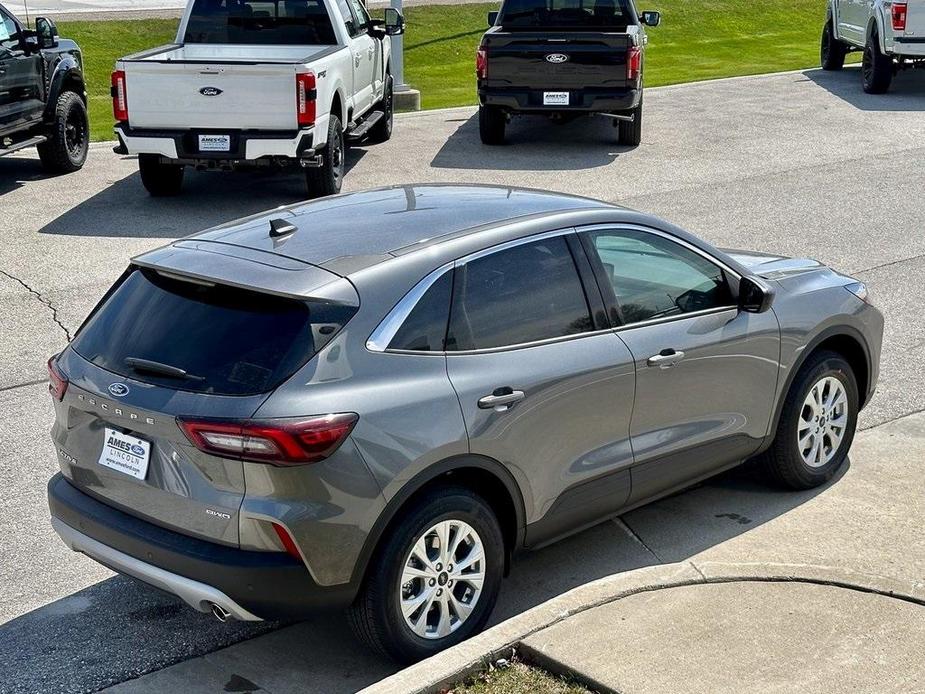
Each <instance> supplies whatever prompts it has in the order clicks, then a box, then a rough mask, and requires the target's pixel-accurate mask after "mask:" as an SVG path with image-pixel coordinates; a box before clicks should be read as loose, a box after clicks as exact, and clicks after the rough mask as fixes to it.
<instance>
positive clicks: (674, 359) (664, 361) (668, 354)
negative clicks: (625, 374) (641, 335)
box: [646, 348, 684, 369]
mask: <svg viewBox="0 0 925 694" xmlns="http://www.w3.org/2000/svg"><path fill="white" fill-rule="evenodd" d="M682 359H684V352H682V351H681V350H674V349H670V348H669V349H663V350H662V351H661V352H659V353H658V354H653V355H652V356H651V357H649V358H648V359H646V364H647V365H648V366H658V367H661V368H663V369H667V368H668V367H670V366H674V365H675V364H677V363H678V362H679V361H681V360H682Z"/></svg>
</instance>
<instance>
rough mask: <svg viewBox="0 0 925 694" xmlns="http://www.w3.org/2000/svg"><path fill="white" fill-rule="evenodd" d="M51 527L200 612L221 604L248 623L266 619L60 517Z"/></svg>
mask: <svg viewBox="0 0 925 694" xmlns="http://www.w3.org/2000/svg"><path fill="white" fill-rule="evenodd" d="M51 526H52V527H53V528H54V530H55V532H56V533H58V536H59V537H60V538H61V539H62V540H64V544H66V545H67V546H68V547H70V548H71V549H72V550H74V551H75V552H80V553H81V554H86V555H87V556H88V557H90V558H91V559H93V560H95V561H98V562H99V563H100V564H103V565H104V566H108V567H109V568H110V569H113V570H114V571H118V572H119V573H123V574H127V575H129V576H133V577H134V578H137V579H138V580H140V581H143V582H145V583H147V584H149V585H152V586H154V587H155V588H160V589H161V590H163V591H165V592H167V593H172V594H173V595H176V596H177V597H178V598H180V599H181V600H183V602H185V603H186V604H187V605H189V606H190V607H192V608H194V609H197V610H199V611H200V612H213V605H218V606H219V607H220V608H222V610H224V611H225V612H226V613H228V615H229V616H231V617H234V618H235V619H239V620H241V621H245V622H260V621H263V620H261V619H260V617H257V616H256V615H254V614H252V613H250V612H248V611H247V610H246V609H244V608H243V607H241V606H240V605H239V604H238V603H236V602H235V601H234V600H232V599H231V598H229V597H228V596H227V595H225V594H224V593H223V592H222V591H220V590H219V589H218V588H215V587H213V586H210V585H207V584H205V583H200V582H199V581H194V580H192V579H189V578H186V577H184V576H179V575H177V574H175V573H171V572H170V571H166V570H164V569H161V568H159V567H157V566H153V565H152V564H147V563H145V562H143V561H141V560H140V559H136V558H135V557H132V556H129V555H128V554H125V553H124V552H120V551H119V550H117V549H113V548H112V547H108V546H107V545H104V544H103V543H102V542H98V541H97V540H94V539H93V538H92V537H89V536H88V535H84V534H83V533H82V532H80V531H79V530H75V529H74V528H72V527H71V526H69V525H68V524H67V523H65V522H64V521H62V520H59V519H58V518H52V519H51Z"/></svg>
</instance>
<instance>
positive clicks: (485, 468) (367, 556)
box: [351, 454, 526, 586]
mask: <svg viewBox="0 0 925 694" xmlns="http://www.w3.org/2000/svg"><path fill="white" fill-rule="evenodd" d="M442 485H454V486H463V487H467V488H469V489H471V490H472V491H473V492H476V493H478V494H479V496H481V497H482V498H484V499H485V501H487V502H488V503H489V505H490V506H491V507H492V510H493V511H494V512H495V514H496V515H497V517H498V522H499V523H500V524H501V531H502V534H503V535H504V545H505V555H506V556H505V575H507V572H508V569H509V568H510V560H511V557H512V555H513V554H514V553H515V552H516V551H517V550H518V549H519V548H520V547H522V546H523V541H524V528H525V526H526V520H525V519H526V512H525V509H524V500H523V495H522V493H521V490H520V487H519V485H518V484H517V481H516V480H515V479H514V476H513V475H512V474H511V473H510V472H509V471H508V469H507V468H506V467H504V465H502V464H501V463H499V462H498V461H497V460H494V459H492V458H488V457H486V456H480V455H472V454H470V455H461V456H455V457H452V458H447V459H446V460H443V461H441V462H439V463H436V464H435V465H431V466H428V468H427V469H426V470H423V471H421V472H420V473H418V474H417V475H415V476H414V477H413V478H411V480H409V481H408V482H406V483H405V484H404V486H402V488H401V489H399V490H398V492H397V493H396V494H395V495H394V496H393V497H392V498H391V499H389V501H388V503H387V504H386V507H385V509H384V510H383V512H382V513H381V514H379V518H378V520H377V521H376V523H375V525H374V526H373V529H372V530H371V531H370V533H369V535H368V536H367V539H366V542H365V543H364V545H363V549H362V550H361V551H360V555H359V558H358V560H357V564H356V566H355V567H354V571H353V576H352V579H351V583H354V584H355V585H357V586H359V585H360V584H361V583H362V582H363V579H364V577H365V576H366V571H367V568H368V567H369V564H370V562H371V561H372V559H373V557H374V556H375V553H376V550H377V548H378V547H379V546H380V544H381V542H382V540H383V538H384V537H385V536H386V534H387V533H388V531H389V529H390V528H392V527H393V526H394V525H395V523H396V522H397V521H398V520H399V519H400V518H401V516H402V513H403V512H404V511H405V510H406V509H407V508H408V507H409V506H410V505H411V504H412V503H414V502H415V501H416V500H417V499H419V498H421V496H422V495H424V494H426V493H427V491H428V490H429V489H433V488H435V487H438V486H442Z"/></svg>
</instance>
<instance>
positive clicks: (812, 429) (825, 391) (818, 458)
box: [797, 376, 849, 468]
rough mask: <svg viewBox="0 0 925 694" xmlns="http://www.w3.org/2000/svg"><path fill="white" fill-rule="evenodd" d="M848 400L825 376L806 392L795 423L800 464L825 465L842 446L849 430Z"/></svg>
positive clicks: (835, 382) (838, 384)
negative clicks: (801, 460)
mask: <svg viewBox="0 0 925 694" xmlns="http://www.w3.org/2000/svg"><path fill="white" fill-rule="evenodd" d="M848 417H849V412H848V396H847V394H846V392H845V387H844V385H843V384H842V382H841V381H839V380H838V379H837V378H835V377H834V376H824V377H823V378H821V379H819V380H818V381H816V383H815V384H813V386H812V387H811V388H810V389H809V392H808V393H807V394H806V398H805V399H804V400H803V407H802V409H801V411H800V417H799V419H798V420H797V447H798V448H799V450H800V456H801V457H802V458H803V462H805V463H806V464H807V465H809V466H810V467H813V468H819V467H822V466H824V465H826V464H827V463H828V462H829V461H831V460H832V458H834V457H835V453H836V452H837V451H838V448H839V446H840V445H841V442H842V439H843V438H844V437H845V431H846V430H847V428H848Z"/></svg>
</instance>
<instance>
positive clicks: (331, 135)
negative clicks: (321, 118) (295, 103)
mask: <svg viewBox="0 0 925 694" xmlns="http://www.w3.org/2000/svg"><path fill="white" fill-rule="evenodd" d="M346 153H347V146H346V143H345V141H344V128H343V126H342V125H341V123H340V118H338V117H337V116H335V115H333V114H332V115H331V117H330V119H329V120H328V141H327V143H326V144H325V145H324V147H322V149H321V152H320V154H321V157H322V160H323V162H322V164H321V166H319V167H316V168H309V169H305V187H306V188H307V189H308V197H309V198H321V197H324V196H325V195H337V194H338V193H339V192H340V187H341V184H342V183H343V180H344V159H345V156H346Z"/></svg>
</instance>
